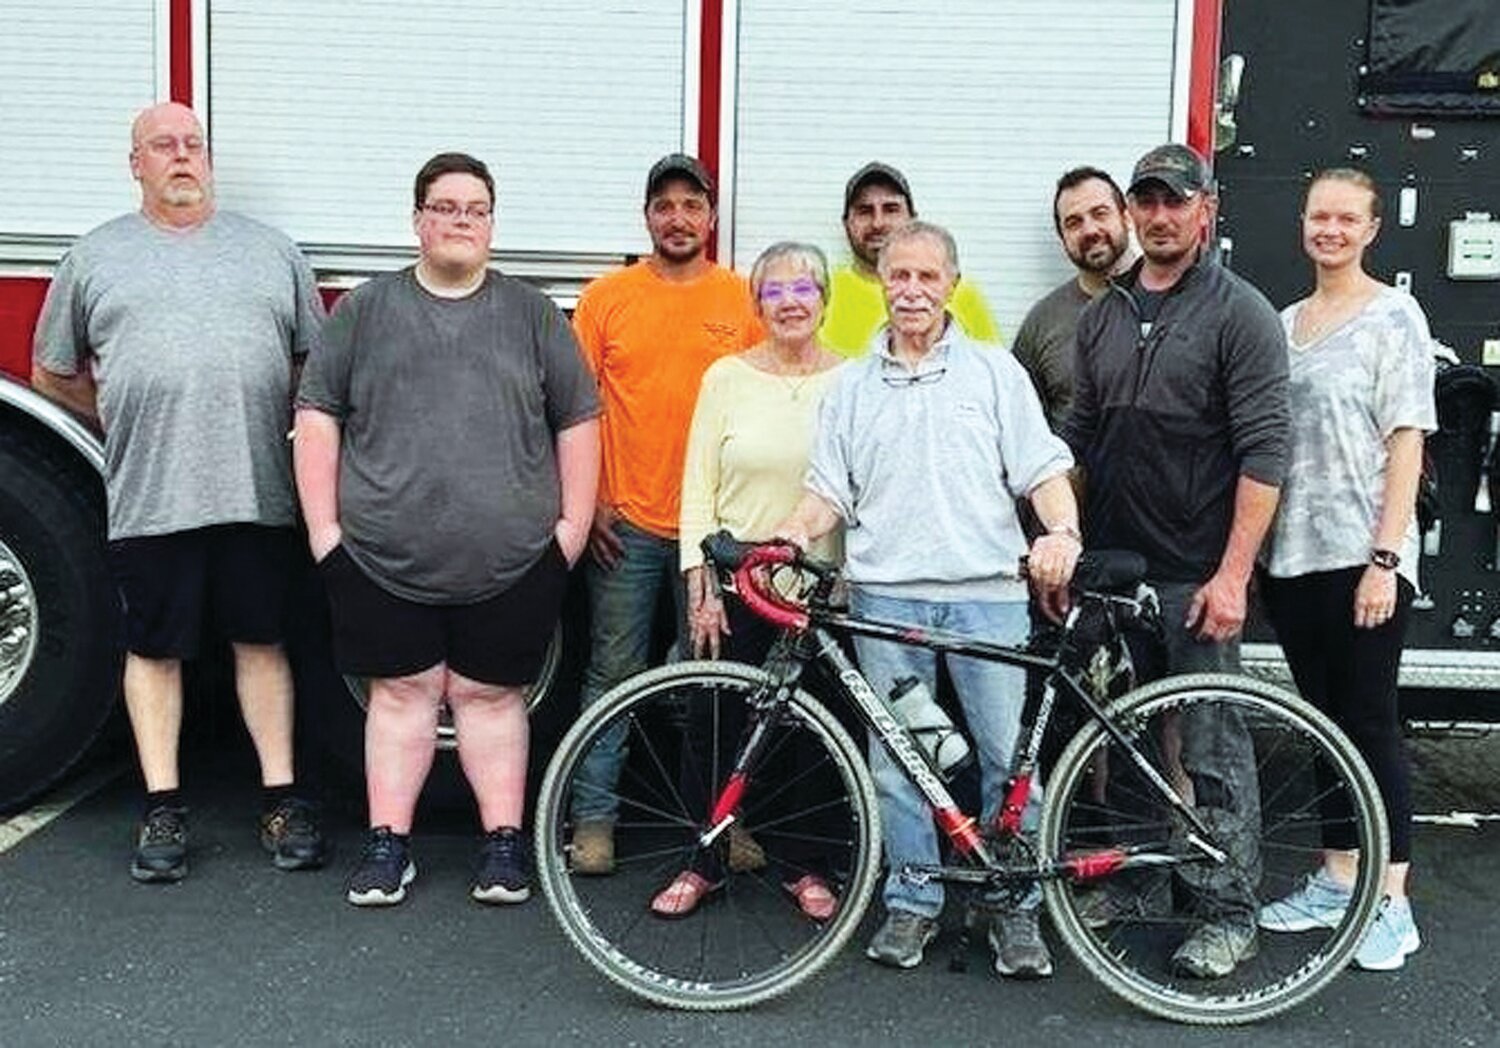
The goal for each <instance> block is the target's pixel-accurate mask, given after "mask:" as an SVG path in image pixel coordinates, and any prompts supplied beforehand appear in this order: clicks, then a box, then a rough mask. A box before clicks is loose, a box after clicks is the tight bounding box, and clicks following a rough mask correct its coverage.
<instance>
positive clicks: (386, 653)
mask: <svg viewBox="0 0 1500 1048" xmlns="http://www.w3.org/2000/svg"><path fill="white" fill-rule="evenodd" d="M318 569H319V570H320V571H321V572H322V575H323V584H324V586H325V587H327V590H328V604H329V609H330V611H331V613H332V618H333V652H334V658H335V660H336V661H337V662H338V667H339V670H340V671H342V672H344V673H348V674H351V675H353V676H358V677H406V676H410V675H411V674H414V673H420V672H422V671H423V670H425V669H429V668H431V667H433V666H436V665H437V664H438V663H440V662H441V663H447V665H448V667H449V668H450V669H452V670H453V671H454V672H456V673H459V674H462V675H463V676H465V677H468V678H469V679H470V680H475V681H479V682H480V683H481V684H498V685H502V686H505V687H521V686H524V685H527V684H530V683H532V682H533V681H535V680H536V678H537V675H538V674H539V673H541V670H542V662H543V660H545V659H546V657H547V645H548V643H549V642H550V641H551V640H552V632H553V630H554V629H555V628H556V627H557V621H558V618H559V617H560V616H561V614H562V604H563V595H564V593H565V592H566V591H567V587H568V562H567V560H566V559H565V558H564V557H563V554H562V550H561V549H560V548H558V545H557V540H556V539H554V540H553V541H551V542H549V543H548V544H547V548H546V550H545V551H544V552H543V553H542V555H541V556H540V557H539V558H537V561H536V563H535V564H533V565H532V566H531V567H529V568H527V569H526V573H525V574H524V575H522V576H521V577H520V578H519V579H517V580H516V581H515V583H514V585H512V586H511V587H510V588H509V589H507V590H506V591H505V592H503V593H501V594H498V595H497V596H494V597H489V598H487V599H485V600H482V601H478V602H477V603H474V604H419V603H417V602H416V601H412V600H406V599H404V598H402V597H398V596H396V595H395V594H393V593H390V592H389V591H387V590H385V589H383V588H382V587H381V586H380V585H379V584H377V583H376V582H375V580H374V579H372V578H370V576H369V575H367V574H366V573H365V571H364V569H362V568H361V567H360V566H359V565H358V564H356V563H354V558H353V557H351V556H349V551H348V550H346V549H344V547H343V545H342V544H341V545H338V546H336V547H334V549H333V552H331V553H329V554H328V556H326V557H324V558H323V559H322V560H321V561H319V562H318Z"/></svg>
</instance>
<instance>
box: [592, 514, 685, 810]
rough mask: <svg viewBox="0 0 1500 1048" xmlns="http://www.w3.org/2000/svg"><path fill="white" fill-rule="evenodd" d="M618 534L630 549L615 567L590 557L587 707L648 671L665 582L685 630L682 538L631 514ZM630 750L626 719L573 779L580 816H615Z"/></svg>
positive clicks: (677, 619)
mask: <svg viewBox="0 0 1500 1048" xmlns="http://www.w3.org/2000/svg"><path fill="white" fill-rule="evenodd" d="M615 534H617V535H618V536H619V537H620V542H621V544H622V545H623V546H624V547H625V552H624V556H623V557H621V559H620V563H619V564H618V565H617V566H616V567H615V569H614V570H613V571H608V570H605V568H604V567H602V566H601V565H600V564H599V562H598V561H596V560H594V559H593V558H592V557H590V558H589V565H588V574H589V613H590V614H589V664H588V668H587V669H586V670H585V671H584V675H583V692H582V695H581V697H580V699H579V702H580V705H581V706H582V707H583V708H587V707H589V706H591V705H593V704H594V703H595V702H597V701H598V700H599V698H600V697H601V696H602V695H604V693H605V692H607V691H609V690H610V689H611V688H613V687H614V686H615V685H617V684H619V683H620V682H621V681H623V680H625V679H626V678H628V677H631V676H634V675H635V674H637V673H640V672H641V671H642V670H644V669H646V663H647V658H648V657H649V654H650V650H651V627H652V626H653V625H654V624H655V622H656V606H657V603H658V601H660V599H661V594H662V589H663V588H664V587H670V588H671V590H672V598H673V605H674V608H675V611H676V615H675V618H674V622H676V623H677V631H678V634H679V635H681V632H682V626H681V623H682V617H683V585H682V574H681V572H680V571H679V570H678V558H677V542H676V540H674V539H664V538H662V537H661V536H659V535H653V534H651V533H650V532H649V531H643V530H642V529H640V528H638V527H635V526H634V525H633V524H629V523H627V522H626V521H624V520H619V521H617V522H616V523H615ZM626 756H627V751H626V746H625V724H624V722H623V721H622V722H620V723H619V724H616V725H615V726H614V727H613V728H611V729H610V730H609V731H608V732H606V733H605V734H603V735H602V736H600V738H599V741H598V742H597V743H596V744H595V745H594V747H593V749H591V750H589V752H588V753H587V754H585V756H584V758H583V761H582V762H581V763H580V764H579V767H578V774H577V775H576V776H575V778H574V782H573V818H574V820H575V821H576V820H580V819H604V820H608V821H611V822H613V821H614V818H615V813H616V811H617V810H618V808H619V803H620V799H619V796H618V794H617V793H616V787H617V786H618V785H619V782H620V770H621V769H622V768H623V767H624V766H625V758H626Z"/></svg>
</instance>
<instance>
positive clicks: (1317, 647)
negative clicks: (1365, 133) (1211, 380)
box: [1260, 168, 1437, 971]
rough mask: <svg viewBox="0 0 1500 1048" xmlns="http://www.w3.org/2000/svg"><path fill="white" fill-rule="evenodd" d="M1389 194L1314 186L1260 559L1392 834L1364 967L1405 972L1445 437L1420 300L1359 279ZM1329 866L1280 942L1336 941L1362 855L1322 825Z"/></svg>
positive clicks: (1334, 820) (1276, 923)
mask: <svg viewBox="0 0 1500 1048" xmlns="http://www.w3.org/2000/svg"><path fill="white" fill-rule="evenodd" d="M1379 229H1380V194H1379V191H1378V190H1377V189H1376V186H1375V183H1374V182H1373V181H1371V179H1370V177H1369V176H1368V175H1366V174H1364V173H1363V172H1360V171H1355V170H1351V169H1347V168H1337V169H1333V170H1329V171H1324V172H1322V173H1320V174H1319V175H1318V176H1317V177H1316V178H1314V179H1313V181H1312V184H1311V185H1310V186H1309V187H1308V193H1307V201H1306V204H1305V207H1304V210H1303V215H1302V246H1303V249H1304V250H1305V251H1306V253H1307V256H1308V258H1310V259H1311V260H1312V263H1313V266H1314V268H1315V270H1316V273H1317V287H1316V289H1315V290H1314V291H1313V293H1312V294H1311V295H1310V296H1309V297H1307V298H1305V299H1303V300H1302V301H1300V302H1297V303H1294V304H1292V305H1291V306H1288V307H1287V308H1286V309H1285V310H1283V311H1282V314H1281V319H1282V324H1283V326H1284V327H1285V329H1286V333H1287V344H1288V347H1289V352H1290V354H1291V379H1292V394H1291V396H1292V428H1293V434H1292V462H1291V468H1290V469H1289V470H1288V471H1287V481H1286V484H1285V486H1284V487H1283V488H1282V494H1281V507H1280V511H1279V514H1278V516H1277V519H1276V523H1275V525H1274V527H1273V528H1272V531H1271V536H1270V540H1269V542H1268V545H1267V550H1266V554H1265V556H1264V565H1263V567H1264V571H1263V573H1262V593H1263V594H1264V597H1265V606H1266V611H1267V613H1268V614H1269V616H1270V619H1271V623H1272V625H1274V626H1275V628H1276V635H1277V637H1278V638H1279V639H1280V641H1281V646H1282V648H1283V649H1284V650H1285V652H1286V656H1287V661H1288V663H1289V664H1290V665H1291V669H1292V675H1293V676H1294V677H1295V678H1296V681H1297V687H1298V689H1299V690H1300V691H1301V692H1302V694H1303V696H1304V697H1305V698H1306V699H1308V700H1309V701H1310V702H1312V703H1313V704H1315V705H1316V706H1318V707H1319V708H1321V709H1323V710H1324V711H1326V712H1327V713H1329V714H1330V715H1331V716H1332V717H1333V718H1334V720H1335V721H1337V722H1338V724H1339V726H1340V727H1342V728H1343V729H1344V731H1345V732H1347V733H1348V735H1349V736H1350V738H1351V739H1353V740H1354V742H1355V744H1356V745H1357V746H1358V747H1359V748H1360V751H1361V752H1362V753H1363V754H1364V756H1365V759H1366V760H1367V761H1368V762H1369V764H1370V768H1371V770H1372V771H1373V772H1374V773H1375V778H1376V781H1377V782H1378V783H1379V784H1380V790H1381V794H1382V796H1383V797H1384V799H1385V806H1386V816H1387V819H1388V820H1389V822H1390V830H1391V864H1390V866H1389V867H1388V869H1387V874H1386V899H1385V901H1384V902H1383V903H1382V904H1381V908H1380V911H1379V913H1378V915H1377V917H1376V920H1375V923H1374V924H1373V925H1372V926H1371V928H1370V931H1369V933H1368V934H1367V935H1366V937H1365V940H1364V942H1363V943H1361V944H1360V948H1359V951H1358V953H1357V954H1356V955H1355V963H1356V964H1358V965H1359V966H1360V967H1362V968H1370V969H1376V970H1380V971H1389V970H1392V969H1395V968H1400V967H1401V966H1402V964H1404V963H1405V960H1406V956H1407V955H1408V954H1410V953H1412V952H1413V951H1415V950H1416V949H1417V948H1418V946H1420V945H1421V938H1420V936H1419V935H1418V934H1417V928H1416V924H1415V923H1414V921H1413V919H1412V913H1411V904H1410V903H1409V902H1408V901H1407V898H1406V875H1407V870H1408V866H1409V860H1410V856H1411V788H1410V776H1409V772H1408V768H1407V763H1406V754H1405V752H1404V750H1403V748H1402V742H1401V731H1400V724H1399V721H1398V718H1397V713H1396V671H1397V668H1398V666H1399V663H1400V659H1401V645H1402V641H1403V639H1404V637H1405V633H1406V624H1407V616H1408V612H1409V610H1410V607H1411V601H1412V596H1413V594H1414V592H1415V585H1416V569H1417V556H1418V545H1417V533H1416V527H1415V524H1414V522H1413V511H1414V507H1415V503H1416V491H1417V482H1418V479H1419V476H1420V474H1421V469H1422V440H1423V434H1424V433H1428V432H1431V431H1432V430H1434V429H1435V428H1436V424H1437V418H1436V409H1435V407H1434V404H1433V395H1432V380H1433V362H1432V350H1431V346H1430V342H1431V338H1430V335H1429V334H1428V330H1427V318H1426V317H1425V316H1423V314H1422V309H1421V307H1420V306H1418V305H1417V303H1416V301H1415V300H1413V299H1412V298H1411V296H1410V295H1407V294H1405V293H1404V292H1401V291H1397V290H1396V289H1394V288H1392V287H1389V286H1387V285H1385V284H1382V283H1381V282H1380V281H1378V280H1376V279H1374V278H1373V277H1371V276H1370V275H1369V274H1368V273H1366V272H1365V270H1364V253H1365V250H1366V249H1367V248H1368V247H1369V246H1370V244H1371V243H1373V242H1374V240H1375V235H1376V233H1377V232H1378V231H1379ZM1325 819H1327V825H1328V826H1330V827H1332V828H1331V829H1329V830H1328V831H1326V832H1325V835H1324V838H1325V839H1324V842H1323V843H1324V846H1325V848H1326V849H1327V850H1326V851H1325V852H1324V858H1323V865H1322V867H1321V869H1319V870H1318V871H1317V872H1316V873H1314V874H1312V875H1310V876H1309V877H1308V878H1307V880H1306V882H1305V883H1304V884H1303V886H1302V887H1301V888H1300V889H1299V890H1298V891H1296V892H1294V893H1293V894H1291V895H1290V896H1288V897H1287V898H1285V899H1281V900H1279V901H1277V902H1274V903H1272V904H1271V905H1269V906H1267V907H1265V908H1264V909H1263V910H1262V911H1261V914H1260V926H1261V927H1262V928H1265V929H1267V930H1270V931H1288V932H1290V931H1303V930H1307V929H1309V928H1314V927H1323V926H1327V927H1331V926H1332V925H1333V924H1334V923H1336V922H1337V921H1338V920H1339V918H1340V917H1341V916H1342V914H1343V910H1344V907H1345V906H1346V905H1347V903H1348V900H1349V888H1348V885H1350V884H1352V883H1353V880H1354V874H1355V853H1353V852H1350V851H1347V850H1341V848H1342V847H1343V846H1344V842H1342V841H1341V840H1340V839H1339V834H1338V832H1337V831H1338V826H1339V813H1338V812H1337V811H1329V812H1325Z"/></svg>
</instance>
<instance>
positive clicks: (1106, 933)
mask: <svg viewBox="0 0 1500 1048" xmlns="http://www.w3.org/2000/svg"><path fill="white" fill-rule="evenodd" d="M1108 715H1109V718H1110V719H1111V721H1113V722H1114V723H1115V724H1117V725H1118V726H1119V727H1120V728H1121V729H1122V730H1123V731H1124V732H1125V734H1126V736H1127V737H1129V738H1130V739H1131V740H1132V742H1133V743H1135V744H1136V745H1137V746H1138V747H1139V748H1140V750H1141V752H1142V754H1143V755H1144V756H1145V757H1146V758H1147V759H1148V761H1149V762H1150V763H1151V764H1152V766H1153V767H1154V768H1155V770H1156V771H1157V772H1158V773H1159V774H1160V775H1162V777H1163V778H1165V779H1166V780H1167V781H1168V782H1170V783H1172V785H1173V786H1174V787H1175V788H1177V789H1179V791H1180V792H1183V793H1184V795H1185V796H1188V797H1190V798H1191V800H1192V806H1193V808H1194V810H1195V811H1196V812H1197V813H1198V815H1199V816H1200V817H1201V818H1202V819H1203V821H1204V822H1205V823H1207V825H1208V826H1209V827H1210V829H1211V831H1212V833H1213V836H1214V839H1215V840H1216V841H1218V842H1220V843H1223V844H1224V845H1225V846H1224V848H1223V851H1224V853H1225V854H1224V861H1223V862H1219V863H1214V862H1197V863H1195V862H1189V863H1185V864H1182V865H1176V866H1171V867H1170V868H1158V869H1151V868H1137V869H1130V870H1119V871H1117V872H1113V873H1109V874H1106V873H1105V872H1104V867H1107V865H1108V857H1109V856H1110V855H1111V854H1114V855H1118V854H1119V851H1118V849H1119V848H1121V847H1125V848H1134V849H1136V850H1137V855H1138V856H1142V855H1150V856H1157V857H1162V858H1166V859H1168V861H1173V860H1180V859H1182V858H1183V857H1191V856H1201V854H1202V853H1201V851H1199V850H1198V849H1196V848H1195V847H1194V846H1193V844H1192V843H1191V841H1189V840H1188V828H1187V827H1186V825H1185V824H1184V820H1183V819H1181V817H1180V816H1178V815H1176V814H1175V813H1171V814H1169V813H1168V811H1167V806H1166V805H1164V804H1161V803H1160V802H1159V800H1158V797H1159V794H1158V792H1157V791H1156V790H1155V788H1154V787H1153V786H1151V785H1150V783H1149V777H1148V776H1147V775H1145V774H1144V773H1142V772H1141V771H1140V770H1139V769H1138V768H1136V767H1135V766H1134V765H1133V764H1132V763H1131V762H1130V760H1129V759H1128V755H1127V754H1126V753H1125V751H1124V750H1123V749H1122V748H1121V747H1120V746H1118V744H1115V743H1113V742H1112V741H1111V740H1110V738H1109V737H1108V735H1107V733H1106V732H1105V731H1104V729H1103V728H1102V727H1101V726H1100V725H1099V724H1098V723H1097V722H1090V723H1089V724H1088V725H1087V726H1085V727H1084V728H1083V729H1082V730H1080V731H1079V733H1078V734H1077V735H1076V736H1075V737H1074V738H1073V740H1072V741H1071V742H1070V743H1069V744H1068V746H1067V748H1066V749H1065V750H1064V751H1063V754H1062V755H1061V757H1059V759H1058V762H1057V765H1056V768H1055V769H1054V772H1053V774H1052V777H1051V781H1049V782H1048V783H1047V784H1046V789H1045V795H1044V801H1043V811H1042V817H1041V830H1040V834H1039V850H1040V854H1041V858H1042V861H1043V862H1044V863H1048V862H1069V861H1072V862H1074V863H1078V865H1077V866H1076V867H1075V868H1077V869H1079V870H1080V871H1081V870H1084V869H1086V868H1087V863H1088V862H1089V861H1090V860H1099V859H1102V860H1104V862H1103V866H1099V865H1096V866H1094V867H1093V868H1092V870H1091V871H1090V872H1089V875H1086V876H1082V877H1077V878H1072V877H1070V878H1063V879H1058V880H1052V881H1049V882H1048V883H1047V884H1046V885H1045V895H1046V899H1047V905H1048V910H1049V912H1050V913H1051V916H1052V920H1053V924H1054V927H1056V929H1057V931H1058V934H1059V935H1060V936H1061V938H1062V939H1063V941H1064V942H1065V943H1066V944H1067V945H1068V948H1069V949H1070V950H1071V951H1072V953H1073V954H1074V956H1075V957H1076V958H1077V959H1078V961H1079V963H1080V964H1081V965H1082V966H1083V967H1084V969H1085V970H1087V971H1089V972H1091V973H1093V975H1095V976H1096V977H1097V978H1098V979H1099V980H1100V981H1101V982H1103V983H1104V985H1105V986H1106V987H1108V988H1109V989H1110V990H1111V991H1113V992H1114V993H1116V994H1118V995H1119V996H1120V997H1123V998H1124V999H1125V1000H1127V1001H1129V1002H1131V1003H1132V1004H1134V1005H1136V1006H1137V1007H1140V1008H1142V1009H1144V1010H1146V1011H1148V1012H1151V1013H1153V1014H1155V1015H1158V1016H1162V1017H1164V1018H1167V1019H1172V1020H1174V1021H1178V1022H1184V1023H1196V1024H1206V1025H1229V1024H1234V1023H1246V1022H1254V1021H1257V1020H1260V1019H1265V1018H1268V1017H1270V1016H1272V1015H1275V1014H1277V1013H1279V1012H1282V1011H1285V1010H1286V1009H1288V1008H1291V1007H1294V1006H1295V1005H1297V1004H1299V1003H1301V1002H1302V1001H1305V1000H1306V999H1308V998H1309V997H1311V996H1312V995H1313V994H1315V993H1317V992H1318V991H1319V990H1320V989H1322V988H1323V987H1324V986H1325V985H1327V983H1328V982H1329V981H1330V980H1331V979H1333V978H1334V977H1335V976H1336V975H1338V973H1339V972H1340V971H1342V970H1343V969H1344V967H1345V966H1346V965H1347V964H1348V963H1349V961H1350V959H1351V958H1352V956H1353V954H1354V951H1355V950H1356V949H1357V948H1358V946H1359V943H1360V940H1361V938H1362V936H1363V935H1364V933H1365V930H1366V929H1367V928H1368V926H1369V924H1370V921H1371V919H1372V918H1373V916H1374V913H1375V911H1376V908H1377V907H1378V905H1379V903H1380V899H1381V896H1382V893H1383V886H1384V872H1385V864H1386V858H1387V850H1388V838H1387V830H1386V823H1385V812H1384V807H1383V805H1382V802H1381V798H1380V794H1379V791H1378V788H1377V787H1376V784H1375V781H1374V778H1373V776H1372V775H1371V774H1370V771H1369V769H1368V767H1367V766H1366V764H1365V762H1364V760H1363V759H1362V758H1361V757H1360V754H1359V752H1358V751H1357V750H1356V749H1355V747H1354V744H1353V743H1352V742H1350V741H1349V739H1348V738H1347V737H1346V736H1345V735H1344V734H1343V733H1342V732H1341V731H1340V730H1339V729H1338V728H1337V727H1336V726H1335V725H1334V724H1333V722H1332V721H1330V720H1329V719H1328V718H1327V717H1326V716H1325V715H1323V714H1322V713H1320V712H1319V711H1318V710H1316V709H1314V708H1313V707H1312V706H1311V705H1309V704H1308V703H1306V702H1304V701H1303V700H1302V699H1300V698H1298V697H1297V696H1295V695H1293V694H1291V693H1289V692H1287V691H1285V690H1283V689H1281V688H1277V687H1274V686H1272V685H1269V684H1265V683H1263V682H1260V681H1256V680H1252V679H1250V678H1245V677H1236V676H1229V675H1223V674H1195V675H1187V676H1180V677H1172V678H1167V679H1165V680H1161V681H1157V682H1155V683H1153V684H1149V685H1147V686H1145V687H1142V688H1140V689H1137V690H1136V691H1133V692H1130V693H1129V694H1127V695H1124V696H1122V697H1121V698H1120V699H1119V700H1117V701H1116V702H1114V703H1113V704H1111V705H1110V707H1109V709H1108ZM1251 767H1253V769H1254V789H1249V788H1246V787H1245V785H1244V783H1243V779H1244V777H1245V776H1244V774H1243V772H1244V770H1245V769H1247V768H1251ZM1233 769H1239V770H1238V771H1236V770H1233ZM1332 839H1337V840H1338V841H1339V842H1340V843H1339V844H1337V845H1336V846H1338V847H1346V846H1348V845H1349V844H1352V845H1353V846H1355V847H1357V849H1358V850H1359V863H1358V867H1359V872H1358V879H1357V881H1356V884H1355V886H1354V889H1353V892H1352V896H1351V902H1350V904H1349V906H1348V908H1347V909H1346V911H1345V912H1344V915H1343V917H1342V919H1341V920H1338V921H1337V923H1335V924H1334V925H1333V926H1331V927H1322V926H1315V927H1310V928H1308V929H1306V930H1304V931H1301V932H1299V933H1296V934H1287V933H1278V932H1268V931H1265V930H1260V931H1259V932H1258V935H1257V936H1256V938H1254V939H1253V940H1251V941H1253V942H1254V943H1255V946H1254V953H1253V955H1250V956H1245V957H1244V958H1243V959H1242V960H1240V962H1239V964H1238V965H1237V966H1236V967H1235V968H1234V970H1233V971H1232V972H1230V973H1228V974H1225V975H1223V976H1221V977H1217V978H1214V977H1204V971H1203V969H1202V968H1201V967H1199V968H1197V970H1196V971H1194V970H1193V969H1194V967H1195V965H1196V963H1197V962H1192V961H1189V960H1185V959H1184V958H1183V957H1182V956H1181V955H1180V954H1179V952H1178V951H1179V949H1183V950H1186V949H1188V948H1187V947H1186V946H1185V945H1184V943H1185V942H1186V940H1187V939H1188V938H1190V937H1192V936H1193V935H1194V934H1195V933H1196V934H1209V933H1201V932H1199V929H1201V928H1202V927H1203V926H1204V925H1205V924H1216V925H1218V926H1219V927H1221V928H1222V927H1229V926H1237V927H1238V928H1239V929H1241V932H1240V934H1242V935H1243V934H1245V932H1244V929H1245V928H1246V925H1245V921H1246V920H1250V921H1253V920H1254V919H1255V917H1256V916H1257V915H1258V914H1259V907H1261V906H1264V905H1265V904H1266V903H1268V902H1271V901H1273V900H1275V899H1279V898H1283V897H1285V896H1287V895H1290V894H1291V893H1292V892H1293V891H1295V890H1296V888H1297V887H1298V886H1299V883H1300V880H1301V878H1302V877H1304V876H1306V875H1307V874H1309V873H1311V872H1312V871H1313V870H1314V869H1316V867H1317V865H1318V862H1319V859H1320V856H1321V850H1322V848H1323V847H1324V846H1325V844H1326V843H1327V842H1328V841H1330V840H1332ZM1247 903H1248V904H1249V905H1248V906H1247V905H1246V904H1247ZM1308 923H1312V922H1311V921H1309V922H1308ZM1249 927H1250V929H1251V932H1250V934H1255V933H1254V930H1253V929H1254V925H1253V924H1251V925H1250V926H1249ZM1236 952H1237V953H1238V952H1243V951H1240V950H1237V951H1236ZM1196 956H1199V957H1201V956H1202V954H1197V955H1196Z"/></svg>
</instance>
